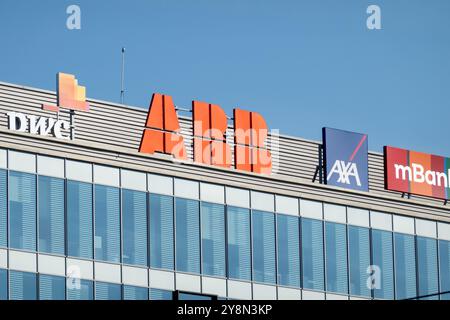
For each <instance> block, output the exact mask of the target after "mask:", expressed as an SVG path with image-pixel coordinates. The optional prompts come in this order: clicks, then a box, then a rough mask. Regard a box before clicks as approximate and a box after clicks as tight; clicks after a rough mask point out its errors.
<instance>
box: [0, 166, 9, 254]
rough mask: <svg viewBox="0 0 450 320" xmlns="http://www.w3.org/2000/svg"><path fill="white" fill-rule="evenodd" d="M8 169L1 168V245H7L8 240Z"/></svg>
mask: <svg viewBox="0 0 450 320" xmlns="http://www.w3.org/2000/svg"><path fill="white" fill-rule="evenodd" d="M7 190H8V189H7V179H6V171H5V170H0V247H6V246H7V245H8V243H7V242H8V241H7V233H6V231H7V229H8V227H7V221H8V220H7V214H8V204H7V201H8V196H7Z"/></svg>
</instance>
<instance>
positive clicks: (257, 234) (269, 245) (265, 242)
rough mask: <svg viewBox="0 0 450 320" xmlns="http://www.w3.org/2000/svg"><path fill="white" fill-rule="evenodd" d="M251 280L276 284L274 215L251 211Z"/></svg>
mask: <svg viewBox="0 0 450 320" xmlns="http://www.w3.org/2000/svg"><path fill="white" fill-rule="evenodd" d="M252 234H253V280H254V281H257V282H266V283H275V282H276V261H275V215H274V214H273V213H269V212H261V211H253V232H252Z"/></svg>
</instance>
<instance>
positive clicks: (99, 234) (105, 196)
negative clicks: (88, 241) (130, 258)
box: [94, 185, 120, 262]
mask: <svg viewBox="0 0 450 320" xmlns="http://www.w3.org/2000/svg"><path fill="white" fill-rule="evenodd" d="M119 202H120V201H119V189H117V188H114V187H107V186H101V185H96V186H95V211H94V213H95V238H94V239H95V242H94V243H95V259H97V260H103V261H109V262H120V205H119Z"/></svg>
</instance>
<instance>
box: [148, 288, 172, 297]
mask: <svg viewBox="0 0 450 320" xmlns="http://www.w3.org/2000/svg"><path fill="white" fill-rule="evenodd" d="M172 299H173V292H172V291H167V290H161V289H152V288H151V289H150V300H172Z"/></svg>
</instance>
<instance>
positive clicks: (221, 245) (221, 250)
mask: <svg viewBox="0 0 450 320" xmlns="http://www.w3.org/2000/svg"><path fill="white" fill-rule="evenodd" d="M201 210H202V213H201V220H202V271H203V272H202V273H203V274H205V275H209V276H216V277H225V276H226V266H225V256H226V255H225V206H223V205H220V204H213V203H208V202H203V203H202V207H201Z"/></svg>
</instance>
